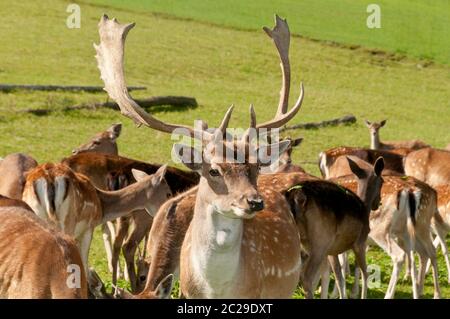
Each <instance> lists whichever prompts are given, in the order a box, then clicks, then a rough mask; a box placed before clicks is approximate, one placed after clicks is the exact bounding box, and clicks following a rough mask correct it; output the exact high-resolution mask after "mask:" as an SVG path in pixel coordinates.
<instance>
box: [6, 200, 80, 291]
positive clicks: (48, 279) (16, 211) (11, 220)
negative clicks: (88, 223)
mask: <svg viewBox="0 0 450 319" xmlns="http://www.w3.org/2000/svg"><path fill="white" fill-rule="evenodd" d="M0 265H1V267H0V278H1V280H0V298H27V299H31V298H33V299H50V298H55V299H67V298H87V284H86V276H85V272H84V268H83V264H82V261H81V257H80V253H79V251H78V248H77V246H76V244H75V242H74V241H73V240H72V239H71V238H69V236H67V235H64V234H62V233H60V232H59V231H57V230H55V229H54V228H53V227H51V226H49V225H48V224H47V223H45V222H44V221H42V220H41V219H40V218H39V217H37V216H36V215H35V214H34V213H33V211H32V210H31V209H30V208H29V207H28V205H27V204H26V203H24V202H22V201H20V200H14V199H9V198H6V197H3V196H1V198H0Z"/></svg>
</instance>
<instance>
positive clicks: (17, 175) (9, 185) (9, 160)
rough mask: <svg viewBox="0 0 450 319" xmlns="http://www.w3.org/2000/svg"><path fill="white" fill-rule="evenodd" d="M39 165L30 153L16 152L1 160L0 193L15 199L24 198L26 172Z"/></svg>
mask: <svg viewBox="0 0 450 319" xmlns="http://www.w3.org/2000/svg"><path fill="white" fill-rule="evenodd" d="M37 165H38V163H37V162H36V160H35V159H34V158H32V157H31V156H29V155H26V154H22V153H14V154H9V155H7V156H5V158H4V159H3V160H2V161H0V194H1V195H3V196H6V197H9V198H13V199H22V193H23V188H24V186H25V180H26V174H27V173H28V172H29V171H30V170H31V169H33V168H35V167H36V166H37Z"/></svg>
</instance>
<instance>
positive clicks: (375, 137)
mask: <svg viewBox="0 0 450 319" xmlns="http://www.w3.org/2000/svg"><path fill="white" fill-rule="evenodd" d="M380 147H381V142H380V133H377V134H370V148H371V149H373V150H377V149H379V148H380Z"/></svg>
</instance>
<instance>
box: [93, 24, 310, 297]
mask: <svg viewBox="0 0 450 319" xmlns="http://www.w3.org/2000/svg"><path fill="white" fill-rule="evenodd" d="M133 27H134V24H126V25H121V24H119V23H118V22H117V20H115V19H113V20H110V19H109V18H108V17H107V16H103V17H102V19H101V21H100V23H99V34H100V44H99V45H95V48H96V51H97V56H96V57H97V61H98V66H99V69H100V72H101V78H102V80H103V81H104V83H105V90H106V91H107V92H108V94H109V96H110V97H111V98H113V99H114V100H115V101H116V102H117V103H118V105H119V107H120V109H121V111H122V113H123V114H124V115H126V116H128V117H130V118H132V119H133V120H134V121H135V122H136V123H138V124H143V125H145V126H148V127H150V128H153V129H156V130H159V131H162V132H166V133H174V132H176V133H179V134H181V135H185V136H188V137H191V138H194V139H200V140H201V142H202V145H203V148H202V152H201V153H200V152H199V151H198V150H196V149H195V148H192V147H190V146H187V145H175V151H176V152H175V153H176V154H177V155H178V156H179V157H180V159H181V161H182V162H183V163H184V164H185V165H186V166H187V167H188V168H190V169H191V170H194V171H197V172H199V173H200V175H201V177H200V183H199V186H198V193H197V197H196V202H195V210H194V216H193V219H192V222H191V224H190V225H189V228H188V231H187V233H186V236H185V239H184V242H183V245H182V249H181V262H180V269H181V274H180V279H181V291H182V293H183V294H184V296H186V297H189V298H201V297H209V298H220V297H222V298H226V297H234V298H243V297H253V298H256V297H266V298H269V297H291V295H292V293H293V291H294V289H295V287H296V283H297V279H298V275H299V271H300V264H301V260H300V242H299V235H298V231H297V229H296V226H295V222H294V220H293V217H292V215H291V213H290V211H289V207H288V205H287V202H286V200H285V199H284V197H283V196H282V195H281V194H280V193H278V192H275V191H272V190H271V189H270V188H265V189H261V188H259V190H260V191H258V190H257V185H256V179H257V177H258V166H259V165H260V164H266V165H267V164H270V163H261V162H262V161H261V159H262V158H261V157H260V156H261V154H268V152H267V151H268V149H269V148H270V149H271V150H274V149H276V151H273V152H271V156H273V157H278V156H279V155H280V153H281V152H283V151H284V150H285V149H286V148H287V147H288V146H289V142H286V141H285V142H280V143H278V144H276V145H264V146H260V149H259V151H258V152H257V154H258V155H256V154H255V155H252V154H249V153H251V152H249V149H251V147H252V144H251V138H249V136H251V135H252V134H251V132H254V131H255V130H256V131H259V130H261V129H275V128H279V127H281V126H282V125H284V124H285V123H287V122H288V121H289V120H290V119H291V118H293V117H294V116H295V115H296V114H297V112H298V110H299V109H300V106H301V103H302V100H303V87H302V91H301V94H300V97H299V98H298V100H297V102H296V103H295V106H294V107H293V108H292V109H291V110H289V111H287V97H288V89H289V83H288V81H289V72H288V71H289V61H288V48H289V37H290V35H289V29H288V26H287V23H286V21H284V20H282V19H280V18H278V17H276V27H275V28H274V30H269V29H267V28H265V31H266V33H267V34H268V35H269V36H270V37H271V38H272V39H273V40H274V42H275V44H276V45H277V47H278V50H279V53H280V57H281V58H282V61H283V63H282V68H283V71H284V77H283V79H284V81H283V89H282V92H281V94H280V96H281V97H282V98H283V99H284V100H283V101H282V102H281V103H280V104H279V108H278V112H277V115H276V116H275V118H274V119H273V120H270V121H268V122H266V123H263V124H259V125H256V117H255V113H254V110H253V107H251V108H250V114H251V125H250V129H249V130H248V131H247V133H246V134H244V136H243V138H242V139H241V140H234V141H224V140H223V137H224V133H225V130H226V128H227V126H228V122H229V120H230V116H231V112H232V107H231V108H230V109H229V110H228V112H227V113H226V114H225V117H224V119H223V120H222V122H221V124H220V126H219V128H218V129H217V130H214V132H213V133H211V131H206V130H203V129H201V130H200V129H194V128H191V127H187V126H181V125H173V124H167V123H164V122H162V121H160V120H158V119H156V118H155V117H153V116H152V115H150V114H148V113H146V112H145V111H144V110H143V109H142V108H141V107H139V106H138V105H137V104H136V102H135V101H134V100H132V98H131V97H130V96H129V94H128V92H127V89H126V85H125V79H124V74H123V49H124V43H125V38H126V35H127V34H128V32H129V30H130V29H131V28H133ZM210 142H213V143H210ZM226 149H231V150H232V153H233V154H234V157H233V158H239V159H244V160H243V163H236V161H234V160H231V162H232V163H230V162H229V161H230V159H229V158H227V157H225V158H224V156H223V154H225V153H224V150H226ZM208 155H210V156H208ZM191 158H196V159H202V160H201V161H200V163H198V162H197V161H194V163H193V162H192V161H191ZM260 192H261V194H262V195H261V194H260ZM265 247H267V249H265Z"/></svg>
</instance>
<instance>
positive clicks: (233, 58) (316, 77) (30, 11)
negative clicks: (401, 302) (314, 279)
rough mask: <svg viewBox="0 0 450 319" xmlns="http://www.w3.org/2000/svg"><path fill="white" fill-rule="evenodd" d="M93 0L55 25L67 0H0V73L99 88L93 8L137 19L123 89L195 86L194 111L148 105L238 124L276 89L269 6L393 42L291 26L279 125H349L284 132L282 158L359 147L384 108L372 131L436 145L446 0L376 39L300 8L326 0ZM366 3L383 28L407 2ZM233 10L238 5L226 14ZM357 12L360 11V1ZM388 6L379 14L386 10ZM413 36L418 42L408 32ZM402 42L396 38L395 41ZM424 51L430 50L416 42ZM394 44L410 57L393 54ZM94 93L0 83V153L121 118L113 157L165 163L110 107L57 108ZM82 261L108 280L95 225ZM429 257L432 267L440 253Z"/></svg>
mask: <svg viewBox="0 0 450 319" xmlns="http://www.w3.org/2000/svg"><path fill="white" fill-rule="evenodd" d="M94 2H95V3H96V4H95V5H91V4H87V3H81V14H82V22H81V29H68V28H67V27H66V24H65V21H66V17H67V15H68V13H66V7H67V4H68V3H69V2H68V1H59V0H44V1H40V2H39V3H38V2H35V1H30V0H27V1H21V2H20V3H18V2H14V3H9V4H7V3H5V2H0V14H1V16H2V18H3V26H4V27H3V28H2V30H1V31H0V36H1V39H2V45H1V46H0V83H19V84H23V83H27V84H32V83H36V84H67V85H69V84H71V85H76V84H81V85H101V84H102V83H101V81H100V79H99V73H98V70H97V68H96V63H95V59H94V49H93V48H92V43H93V42H97V41H98V34H97V23H98V20H99V17H100V16H101V14H102V13H104V12H106V13H108V14H109V15H110V16H116V17H118V19H119V20H120V21H121V22H131V21H136V22H137V26H136V28H135V29H134V30H133V31H131V33H130V35H129V37H128V42H127V53H126V71H127V79H128V84H129V85H145V86H147V87H148V90H147V91H144V92H141V91H139V92H136V93H135V94H133V95H134V96H135V97H141V98H143V97H148V96H152V95H187V96H194V97H196V99H197V101H198V102H199V106H198V107H197V108H193V109H189V110H183V111H182V110H180V109H177V110H172V109H169V108H160V109H158V110H157V112H156V113H155V114H156V115H157V116H158V117H160V118H163V119H164V120H167V121H170V122H179V123H184V124H192V123H193V121H194V119H198V118H202V119H204V120H206V121H207V122H208V123H210V125H212V126H213V125H217V122H218V121H219V120H220V118H221V116H222V114H223V112H224V111H225V110H226V108H227V107H228V106H229V105H230V104H231V103H234V104H235V105H236V108H235V112H234V116H233V118H232V123H231V125H232V126H235V127H239V126H241V127H242V126H245V125H247V123H248V114H247V110H248V104H249V103H254V104H255V108H256V112H257V117H258V121H263V120H266V119H269V118H270V117H271V116H273V113H274V111H275V108H276V104H277V101H278V93H279V86H280V71H279V66H278V60H277V56H276V53H275V50H274V48H273V47H272V43H271V42H270V41H269V40H268V38H267V37H266V36H265V35H264V33H263V32H261V31H260V30H259V29H260V28H261V26H262V25H269V26H271V25H272V23H273V22H272V15H273V12H279V13H280V14H282V15H284V16H286V17H287V18H288V21H289V22H290V23H291V24H292V30H293V31H294V32H295V33H299V34H301V35H306V36H307V37H311V38H317V39H329V40H334V41H338V42H343V43H356V44H359V45H363V46H365V47H371V48H373V47H376V48H384V49H386V50H389V51H392V52H394V53H383V52H379V51H374V50H369V49H366V48H364V47H356V46H354V47H348V46H341V45H335V44H331V43H326V42H321V41H312V40H309V39H307V38H302V37H295V38H293V39H292V41H291V63H292V73H293V85H294V86H293V88H292V94H293V95H296V94H297V93H298V89H297V86H298V84H299V83H300V80H302V81H303V82H304V84H305V92H306V97H305V101H304V105H303V109H302V110H301V111H300V113H299V115H298V116H297V117H296V118H295V119H294V120H293V121H292V123H298V122H310V121H320V120H324V119H330V118H334V117H338V116H342V115H344V114H348V113H352V114H354V115H355V116H356V117H357V118H358V123H356V124H354V125H350V126H344V127H333V128H326V129H320V130H297V131H291V132H290V134H291V135H293V136H300V135H301V136H304V138H305V141H304V143H303V144H302V146H301V147H300V149H299V150H298V151H296V152H295V154H294V160H295V161H296V162H301V161H316V160H317V155H318V153H319V152H320V151H321V150H323V149H326V148H329V147H333V146H337V145H355V146H358V145H368V142H369V136H368V132H367V129H366V128H365V126H364V125H363V123H362V119H364V118H368V119H371V120H377V119H379V120H381V119H383V118H388V119H389V120H388V124H387V126H386V128H384V131H383V136H382V137H383V138H385V139H410V138H420V139H423V140H425V141H427V142H429V143H431V144H433V145H434V146H436V147H442V146H444V145H446V144H448V143H449V142H450V135H449V133H448V129H449V123H450V121H449V117H450V67H449V66H448V65H445V63H448V61H450V59H448V52H449V50H448V48H449V47H450V46H449V42H448V41H449V37H445V35H448V32H449V31H448V30H449V28H448V25H449V24H448V20H445V18H446V15H445V13H448V12H449V11H448V10H447V11H445V9H446V6H448V1H434V2H433V3H434V4H435V6H437V7H433V8H432V9H423V12H426V13H427V14H426V15H424V16H427V17H428V18H427V19H428V20H425V21H424V22H423V26H422V27H420V24H418V23H415V24H414V25H415V26H414V28H415V27H416V26H417V28H418V29H417V30H416V31H414V32H412V31H411V34H409V33H408V32H409V30H412V29H408V28H407V27H405V29H404V30H403V31H402V30H401V28H396V29H397V30H398V33H396V34H395V32H394V34H391V35H390V36H388V35H387V34H385V35H384V36H379V37H378V38H377V39H375V38H376V37H375V38H374V39H369V37H368V36H367V34H365V32H366V30H359V29H357V28H355V27H354V26H355V23H356V22H355V21H354V19H353V18H352V15H350V16H347V17H341V15H339V14H338V13H339V12H340V11H339V10H341V11H343V9H342V8H341V9H337V11H335V12H336V14H337V15H338V16H339V17H340V18H336V19H330V18H329V17H328V18H327V17H324V18H323V20H320V19H317V18H315V17H314V15H313V13H316V14H317V13H318V12H322V13H323V12H327V10H325V7H324V6H325V4H324V3H329V2H330V3H337V1H329V2H328V1H327V2H326V1H314V5H312V4H311V6H310V7H309V8H310V12H311V15H310V16H306V14H305V16H304V17H303V16H302V19H299V21H303V19H305V20H304V21H305V23H303V22H302V24H296V23H297V22H296V21H297V19H295V18H294V16H296V15H297V14H300V13H302V12H304V10H305V8H308V6H307V5H306V4H308V3H313V1H302V2H301V4H295V5H294V1H280V4H279V10H278V6H277V8H275V7H273V5H271V4H270V3H271V2H270V1H268V0H264V1H252V2H249V1H247V2H244V3H242V4H241V5H242V7H239V6H238V5H237V2H236V3H234V4H233V5H228V6H226V7H214V8H213V9H214V10H212V9H211V11H208V10H206V9H205V11H203V10H200V8H203V7H199V6H200V5H210V6H212V1H205V2H204V4H202V3H203V2H200V1H190V2H189V3H190V9H189V10H187V9H186V8H184V7H183V5H182V3H181V2H175V1H164V2H163V1H155V2H152V4H153V5H154V6H152V7H148V6H146V5H145V4H144V2H143V1H142V2H140V1H137V2H132V3H129V2H127V6H126V7H123V8H122V6H124V4H123V3H124V2H122V3H121V2H119V1H115V0H114V1H108V3H110V4H109V5H108V6H107V7H102V6H101V1H100V0H95V1H94ZM295 3H297V2H295ZM340 3H343V4H344V3H345V4H348V5H349V10H350V11H351V10H357V9H355V8H356V4H358V5H359V6H362V7H363V8H365V7H364V5H363V4H365V2H363V1H352V2H351V4H350V1H344V2H343V1H340ZM354 3H356V4H355V5H354ZM380 3H382V4H386V6H387V8H390V9H389V10H390V11H389V10H388V9H386V10H387V12H386V15H385V17H384V20H383V21H385V23H386V24H385V25H386V28H387V27H388V25H389V23H401V22H399V21H402V19H403V18H402V16H403V15H404V14H405V12H408V11H402V10H400V7H401V4H402V3H405V1H390V4H389V6H388V5H387V1H380ZM391 3H392V4H391ZM411 3H413V5H412V6H411V7H410V8H409V9H408V10H412V9H411V8H419V9H420V8H422V6H419V1H412V2H411ZM256 4H257V6H256ZM394 4H395V5H394ZM113 6H114V7H113ZM115 6H117V7H115ZM423 7H426V6H425V5H423ZM240 8H241V9H240ZM254 8H258V9H257V10H256V9H254ZM337 8H340V7H339V6H338V7H337ZM427 8H428V7H427ZM184 9H186V10H184ZM438 9H439V10H438ZM151 11H155V12H163V13H165V14H164V15H161V14H152V13H150V12H151ZM214 12H215V13H214ZM236 12H238V13H240V15H239V16H238V17H237V16H236ZM389 12H390V13H389ZM388 13H389V14H388ZM437 13H439V14H437ZM362 14H363V16H364V17H365V9H364V10H363V11H362ZM396 14H398V16H397V15H396ZM389 15H391V16H392V19H388V17H389ZM180 17H182V18H189V19H180ZM307 19H310V20H307ZM355 19H360V18H359V17H358V18H355ZM363 19H365V18H363ZM424 19H425V18H424ZM447 19H448V16H447ZM391 20H396V22H394V21H391ZM403 20H404V19H403ZM307 21H312V22H311V23H310V22H307ZM342 21H346V23H343V22H342ZM363 21H364V20H363ZM446 21H447V22H446ZM205 22H206V23H205ZM313 22H314V24H313ZM239 23H240V24H239ZM344 24H345V25H344ZM222 25H223V26H222ZM392 28H395V24H394V25H393V26H392ZM239 29H242V30H239ZM382 30H383V29H382ZM429 30H430V31H429ZM350 31H354V32H350ZM378 31H379V30H377V31H376V32H378ZM419 31H420V33H419ZM383 32H384V31H383ZM427 32H432V34H433V37H432V38H433V39H435V40H433V45H428V44H427V42H426V41H425V40H427V39H428V35H429V34H428V33H427ZM414 34H416V36H414ZM390 37H391V38H390ZM421 38H423V39H425V40H424V41H420V39H421ZM437 39H438V40H437ZM371 41H378V42H371ZM405 43H407V45H409V47H405V46H404V45H405ZM429 48H432V50H431V51H427V50H428V49H429ZM430 52H432V54H431V53H430ZM404 53H407V54H408V55H410V57H405V56H404ZM446 55H447V57H446ZM418 57H426V58H432V59H433V60H434V61H436V62H434V63H429V62H427V61H424V60H422V59H419V58H418ZM105 99H106V94H103V93H102V94H87V93H65V92H43V93H32V92H11V93H1V94H0V134H2V141H1V142H0V154H8V153H11V152H17V151H21V152H26V153H29V154H31V155H33V156H34V157H35V158H36V159H37V160H38V161H40V162H43V161H58V160H59V159H61V158H62V157H64V156H67V155H69V154H70V150H71V149H72V148H73V147H75V146H77V145H78V144H80V143H82V142H84V141H85V140H86V139H87V138H89V137H90V136H91V135H92V134H94V133H95V132H97V131H99V130H103V129H104V128H106V127H108V126H109V125H110V124H111V123H113V122H119V121H121V122H122V123H123V124H124V129H123V134H122V136H121V138H120V139H119V147H120V151H121V153H122V154H123V155H125V156H129V157H133V158H137V159H142V160H147V161H152V162H161V163H163V162H169V163H171V162H170V157H169V154H170V149H171V143H170V137H169V136H166V135H164V134H162V133H157V132H155V131H152V130H148V129H145V128H140V129H137V128H135V127H134V125H133V124H132V123H131V121H130V120H128V119H125V118H124V117H122V116H121V115H120V114H119V112H117V111H112V110H106V109H99V110H85V111H70V112H62V111H60V109H61V108H62V107H64V106H69V105H76V104H80V103H84V102H96V101H97V102H101V101H104V100H105ZM291 99H292V100H293V99H294V96H292V98H291ZM29 108H51V109H54V110H55V112H54V113H52V114H51V115H48V116H35V115H30V114H24V113H20V112H21V111H23V110H25V109H29ZM304 166H305V168H306V169H307V170H308V171H310V172H311V173H314V174H317V173H318V169H317V167H316V165H313V164H306V165H304ZM97 235H98V234H97ZM369 259H370V262H369V263H376V264H378V265H380V266H381V269H382V270H383V271H384V273H383V276H382V279H383V285H382V286H381V288H379V289H371V290H370V293H369V296H370V297H374V298H375V297H376V298H378V297H381V296H382V295H383V292H384V291H385V289H386V287H387V282H388V279H389V277H388V276H389V271H390V260H389V259H388V258H386V257H385V255H384V254H383V253H381V252H380V251H379V250H377V249H373V250H372V251H371V253H370V254H369ZM91 263H92V264H93V265H94V266H95V267H96V268H97V269H98V270H99V272H100V274H101V275H102V276H103V278H104V279H108V280H109V278H110V276H109V275H108V274H107V271H106V263H105V257H104V252H103V247H102V243H101V240H100V237H99V236H96V238H95V242H94V245H93V247H92V253H91ZM440 267H441V269H442V270H444V269H445V268H444V265H443V260H442V258H440ZM440 276H441V286H442V291H443V295H444V296H445V297H447V298H450V288H449V286H448V284H446V274H445V271H442V272H441V274H440ZM410 291H411V289H410V285H409V284H408V283H401V284H399V286H398V294H397V297H406V298H409V297H410V296H411V293H410ZM425 292H426V296H427V297H430V296H432V285H431V278H430V276H429V278H428V281H427V287H426V290H425ZM298 296H300V295H298Z"/></svg>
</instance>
